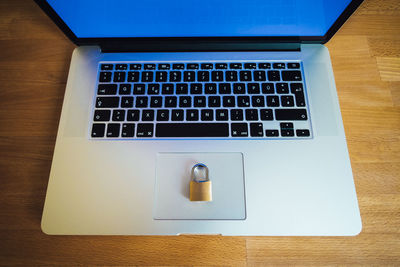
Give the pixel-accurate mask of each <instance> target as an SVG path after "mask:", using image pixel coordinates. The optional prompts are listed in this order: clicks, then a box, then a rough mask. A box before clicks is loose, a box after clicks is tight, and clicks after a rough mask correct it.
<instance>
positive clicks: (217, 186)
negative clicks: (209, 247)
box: [153, 153, 246, 220]
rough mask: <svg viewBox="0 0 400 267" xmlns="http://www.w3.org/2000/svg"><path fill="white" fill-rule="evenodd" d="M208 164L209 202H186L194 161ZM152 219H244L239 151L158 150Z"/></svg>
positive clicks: (244, 210) (242, 174) (242, 182)
mask: <svg viewBox="0 0 400 267" xmlns="http://www.w3.org/2000/svg"><path fill="white" fill-rule="evenodd" d="M198 163H203V164H205V165H206V166H207V167H208V170H209V179H210V181H211V183H212V187H211V188H212V189H211V191H212V192H211V193H212V201H210V202H203V201H198V202H195V201H190V200H189V184H190V179H191V171H192V168H193V166H194V165H195V164H198ZM154 200H155V202H154V210H153V218H154V219H157V220H244V219H246V206H245V192H244V173H243V155H242V153H158V154H157V167H156V186H155V198H154Z"/></svg>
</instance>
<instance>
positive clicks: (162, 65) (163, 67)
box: [158, 63, 171, 70]
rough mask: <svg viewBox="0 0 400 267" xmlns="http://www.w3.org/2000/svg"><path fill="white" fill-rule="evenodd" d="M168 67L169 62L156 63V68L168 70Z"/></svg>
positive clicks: (169, 66)
mask: <svg viewBox="0 0 400 267" xmlns="http://www.w3.org/2000/svg"><path fill="white" fill-rule="evenodd" d="M170 68H171V65H170V64H166V63H160V64H158V69H159V70H169V69H170Z"/></svg>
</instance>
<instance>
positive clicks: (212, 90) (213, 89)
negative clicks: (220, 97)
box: [204, 83, 217, 95]
mask: <svg viewBox="0 0 400 267" xmlns="http://www.w3.org/2000/svg"><path fill="white" fill-rule="evenodd" d="M204 93H206V94H208V95H210V94H216V93H217V84H216V83H206V84H205V85H204Z"/></svg>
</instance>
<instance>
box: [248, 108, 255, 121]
mask: <svg viewBox="0 0 400 267" xmlns="http://www.w3.org/2000/svg"><path fill="white" fill-rule="evenodd" d="M246 120H247V121H258V110H257V109H246Z"/></svg>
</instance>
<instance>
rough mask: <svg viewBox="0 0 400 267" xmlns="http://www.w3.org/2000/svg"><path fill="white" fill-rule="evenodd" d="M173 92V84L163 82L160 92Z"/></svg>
mask: <svg viewBox="0 0 400 267" xmlns="http://www.w3.org/2000/svg"><path fill="white" fill-rule="evenodd" d="M173 93H174V85H173V84H172V83H163V85H162V89H161V94H163V95H172V94H173Z"/></svg>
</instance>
